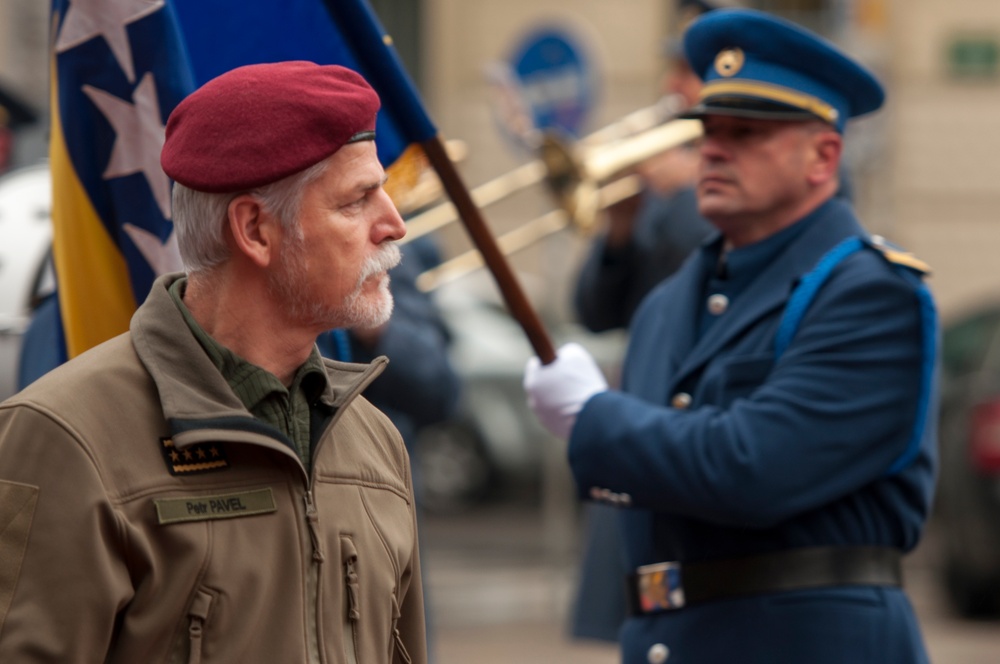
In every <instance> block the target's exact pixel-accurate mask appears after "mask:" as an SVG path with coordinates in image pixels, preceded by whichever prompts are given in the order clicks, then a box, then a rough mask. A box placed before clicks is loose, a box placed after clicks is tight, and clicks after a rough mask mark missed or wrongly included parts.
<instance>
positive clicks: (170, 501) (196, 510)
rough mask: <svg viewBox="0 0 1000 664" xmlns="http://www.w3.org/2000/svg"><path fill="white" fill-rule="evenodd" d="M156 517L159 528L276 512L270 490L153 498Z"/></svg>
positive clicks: (269, 488) (268, 488)
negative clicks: (171, 524) (175, 524)
mask: <svg viewBox="0 0 1000 664" xmlns="http://www.w3.org/2000/svg"><path fill="white" fill-rule="evenodd" d="M153 503H154V504H155V505H156V516H157V518H158V519H159V521H160V524H161V525H164V524H168V523H180V522H183V521H208V520H211V519H234V518H238V517H243V516H254V515H256V514H267V513H269V512H276V511H277V510H278V508H277V506H276V505H275V504H274V493H273V492H272V491H271V487H267V488H266V489H254V490H252V491H237V492H234V493H220V494H215V495H210V496H187V497H182V498H154V499H153Z"/></svg>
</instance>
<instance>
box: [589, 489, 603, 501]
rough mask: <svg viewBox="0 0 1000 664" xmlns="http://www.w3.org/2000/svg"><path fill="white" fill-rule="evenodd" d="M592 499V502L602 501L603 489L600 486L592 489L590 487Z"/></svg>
mask: <svg viewBox="0 0 1000 664" xmlns="http://www.w3.org/2000/svg"><path fill="white" fill-rule="evenodd" d="M590 499H591V500H600V499H601V487H599V486H592V487H590Z"/></svg>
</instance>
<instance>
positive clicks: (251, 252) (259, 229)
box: [226, 194, 280, 267]
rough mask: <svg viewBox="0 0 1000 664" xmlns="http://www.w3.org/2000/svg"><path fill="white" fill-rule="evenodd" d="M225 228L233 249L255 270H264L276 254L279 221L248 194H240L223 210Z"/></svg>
mask: <svg viewBox="0 0 1000 664" xmlns="http://www.w3.org/2000/svg"><path fill="white" fill-rule="evenodd" d="M226 217H227V222H228V225H227V228H228V230H229V235H230V236H231V237H232V242H233V244H234V245H235V247H234V248H235V250H236V251H238V252H239V253H240V254H242V255H244V256H246V257H247V258H248V259H250V260H251V261H252V262H253V263H254V264H255V265H257V266H258V267H267V266H268V265H269V264H270V263H271V261H273V260H274V257H275V256H276V255H277V254H276V252H277V247H278V245H277V241H278V234H279V229H278V226H279V225H280V224H279V223H278V220H277V218H276V217H274V215H272V214H270V213H268V212H267V211H266V210H265V209H264V208H263V206H262V205H261V204H260V201H259V200H258V199H257V198H256V197H255V196H252V195H250V194H240V195H239V196H237V197H236V198H234V199H233V200H231V201H230V202H229V207H228V208H227V209H226Z"/></svg>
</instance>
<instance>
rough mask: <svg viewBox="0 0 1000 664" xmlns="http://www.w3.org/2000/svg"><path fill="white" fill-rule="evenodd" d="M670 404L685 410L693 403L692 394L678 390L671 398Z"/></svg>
mask: <svg viewBox="0 0 1000 664" xmlns="http://www.w3.org/2000/svg"><path fill="white" fill-rule="evenodd" d="M670 405H671V406H673V407H674V408H677V409H678V410H684V409H685V408H687V407H688V406H690V405H691V395H690V394H688V393H687V392H678V393H677V394H675V395H674V398H673V399H671V400H670Z"/></svg>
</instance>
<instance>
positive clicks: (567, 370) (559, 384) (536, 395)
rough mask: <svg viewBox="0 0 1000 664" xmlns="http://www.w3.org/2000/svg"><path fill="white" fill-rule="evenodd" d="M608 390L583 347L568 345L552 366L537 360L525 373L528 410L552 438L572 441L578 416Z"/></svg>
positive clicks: (602, 377) (594, 363)
mask: <svg viewBox="0 0 1000 664" xmlns="http://www.w3.org/2000/svg"><path fill="white" fill-rule="evenodd" d="M607 389H608V382H607V381H606V380H605V379H604V374H602V373H601V370H600V368H599V367H598V366H597V363H596V362H595V361H594V358H593V357H591V356H590V353H588V352H587V351H586V350H585V349H584V347H583V346H581V345H580V344H577V343H569V344H566V345H565V346H563V347H562V348H560V349H559V352H558V353H557V354H556V359H555V361H554V362H552V363H551V364H546V365H542V363H541V362H540V361H539V359H538V358H537V357H533V358H531V359H530V360H528V365H527V367H525V370H524V391H525V392H527V393H528V407H529V408H531V410H533V411H534V412H535V415H537V416H538V419H539V420H541V422H542V424H543V425H545V428H546V429H548V430H549V431H550V432H552V434H553V435H555V436H557V437H559V438H562V439H563V440H568V439H569V434H570V432H571V431H572V430H573V425H574V424H575V423H576V415H577V413H579V412H580V409H581V408H583V404H585V403H587V400H588V399H589V398H590V397H592V396H594V395H595V394H598V393H599V392H604V391H605V390H607Z"/></svg>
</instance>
